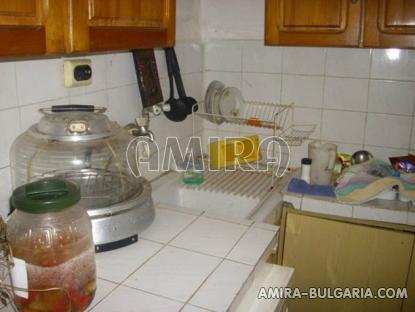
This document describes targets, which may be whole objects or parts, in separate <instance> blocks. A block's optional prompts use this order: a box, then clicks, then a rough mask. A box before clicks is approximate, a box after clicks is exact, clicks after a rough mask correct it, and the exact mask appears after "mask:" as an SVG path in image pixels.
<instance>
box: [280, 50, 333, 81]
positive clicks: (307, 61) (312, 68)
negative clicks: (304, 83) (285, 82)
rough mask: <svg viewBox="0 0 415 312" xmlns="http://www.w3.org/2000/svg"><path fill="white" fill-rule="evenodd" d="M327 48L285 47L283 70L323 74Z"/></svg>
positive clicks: (288, 72)
mask: <svg viewBox="0 0 415 312" xmlns="http://www.w3.org/2000/svg"><path fill="white" fill-rule="evenodd" d="M325 56H326V49H323V48H297V47H289V48H284V54H283V65H282V66H283V72H284V73H287V74H306V75H323V74H324V67H325V64H324V63H325Z"/></svg>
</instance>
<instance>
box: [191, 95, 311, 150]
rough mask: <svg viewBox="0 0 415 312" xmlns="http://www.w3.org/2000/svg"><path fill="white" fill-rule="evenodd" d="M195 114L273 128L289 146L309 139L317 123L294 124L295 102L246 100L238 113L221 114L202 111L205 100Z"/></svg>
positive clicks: (217, 122) (209, 118)
mask: <svg viewBox="0 0 415 312" xmlns="http://www.w3.org/2000/svg"><path fill="white" fill-rule="evenodd" d="M195 107H196V106H194V107H193V115H194V116H198V117H201V118H203V119H205V120H207V121H209V122H211V123H214V124H217V125H221V124H223V123H230V124H237V125H244V126H249V127H256V128H263V129H270V130H272V134H273V135H274V136H278V137H280V138H282V139H284V140H285V141H286V142H287V144H288V145H289V146H300V145H301V144H302V143H303V140H306V139H309V138H310V136H311V134H312V133H313V132H314V131H315V129H316V125H315V124H294V123H293V119H294V103H291V104H289V105H283V104H276V103H266V102H257V101H245V102H244V105H243V107H242V108H241V109H240V111H239V114H238V115H221V114H212V113H206V112H204V111H200V110H201V109H203V107H204V105H203V102H201V103H199V104H198V107H199V111H197V112H195V111H194V109H195Z"/></svg>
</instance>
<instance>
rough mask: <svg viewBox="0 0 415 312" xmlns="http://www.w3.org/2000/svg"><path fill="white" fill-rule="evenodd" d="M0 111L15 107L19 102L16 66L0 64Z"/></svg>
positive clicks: (9, 63) (8, 63) (11, 63)
mask: <svg viewBox="0 0 415 312" xmlns="http://www.w3.org/2000/svg"><path fill="white" fill-rule="evenodd" d="M0 72H1V76H0V109H5V108H10V107H15V106H17V105H18V101H17V85H16V65H15V63H14V62H0Z"/></svg>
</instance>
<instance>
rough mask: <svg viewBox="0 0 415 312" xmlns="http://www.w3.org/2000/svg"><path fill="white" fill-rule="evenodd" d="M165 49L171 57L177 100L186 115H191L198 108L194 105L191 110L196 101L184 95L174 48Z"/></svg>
mask: <svg viewBox="0 0 415 312" xmlns="http://www.w3.org/2000/svg"><path fill="white" fill-rule="evenodd" d="M167 49H168V50H169V53H170V55H171V60H172V68H173V75H174V80H175V81H176V86H177V92H178V93H179V99H180V100H181V101H182V102H184V103H185V104H186V107H187V113H188V114H191V113H192V112H193V111H195V112H196V111H197V109H198V106H197V105H196V106H195V107H194V108H193V105H195V104H196V103H197V101H196V100H195V99H194V98H192V97H190V96H187V95H186V91H185V89H184V84H183V80H182V75H181V73H180V66H179V62H178V61H177V55H176V52H175V50H174V48H167Z"/></svg>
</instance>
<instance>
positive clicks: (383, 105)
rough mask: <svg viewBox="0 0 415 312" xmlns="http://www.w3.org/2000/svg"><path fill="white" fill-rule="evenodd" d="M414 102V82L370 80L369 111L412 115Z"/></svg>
mask: <svg viewBox="0 0 415 312" xmlns="http://www.w3.org/2000/svg"><path fill="white" fill-rule="evenodd" d="M414 103H415V83H414V82H403V81H386V80H371V81H370V88H369V107H368V111H369V112H374V113H386V114H400V115H412V113H413V110H414Z"/></svg>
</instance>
